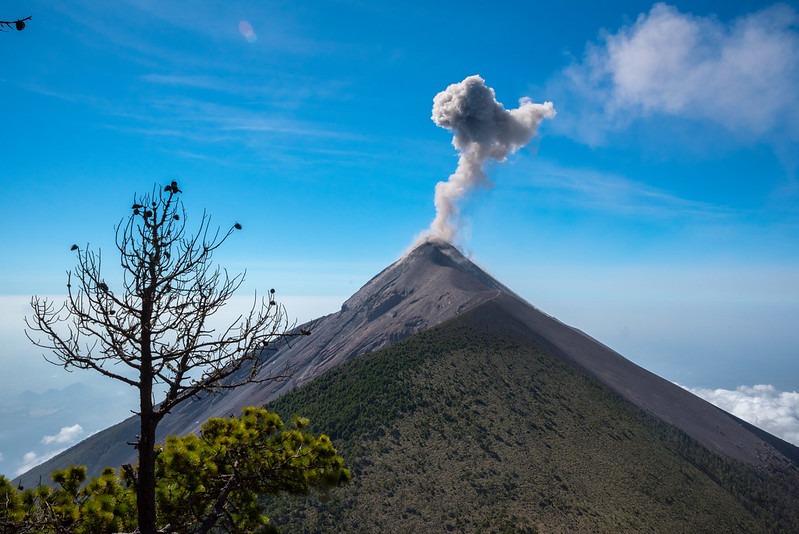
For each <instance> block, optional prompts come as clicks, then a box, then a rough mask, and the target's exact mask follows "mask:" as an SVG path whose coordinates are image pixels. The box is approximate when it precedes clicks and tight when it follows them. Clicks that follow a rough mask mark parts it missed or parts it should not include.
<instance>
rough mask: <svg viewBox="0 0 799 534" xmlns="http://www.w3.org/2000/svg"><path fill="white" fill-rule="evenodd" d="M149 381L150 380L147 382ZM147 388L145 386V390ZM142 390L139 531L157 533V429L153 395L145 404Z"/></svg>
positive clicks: (147, 533)
mask: <svg viewBox="0 0 799 534" xmlns="http://www.w3.org/2000/svg"><path fill="white" fill-rule="evenodd" d="M145 383H148V382H145ZM144 389H146V388H143V390H144ZM143 390H142V401H141V406H142V412H141V427H140V428H141V433H140V434H139V473H138V477H137V485H136V505H137V507H138V513H139V516H138V519H139V533H140V534H155V533H156V515H155V457H156V453H155V429H156V426H157V422H156V419H155V418H154V417H153V413H152V412H153V410H152V397H151V396H150V395H147V398H148V402H147V404H148V405H149V409H147V408H148V407H146V406H145V400H144V391H143Z"/></svg>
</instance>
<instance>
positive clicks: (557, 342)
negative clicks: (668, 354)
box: [23, 241, 798, 481]
mask: <svg viewBox="0 0 799 534" xmlns="http://www.w3.org/2000/svg"><path fill="white" fill-rule="evenodd" d="M467 315H468V317H469V318H470V322H469V328H470V329H472V330H474V331H475V332H478V331H479V332H481V333H482V334H483V335H485V336H488V337H491V336H494V337H496V338H497V339H498V340H501V339H504V340H512V341H513V342H515V343H519V344H521V345H523V346H525V347H530V348H532V349H534V350H537V351H540V352H542V353H544V354H547V355H549V356H551V357H554V358H556V359H557V360H558V361H561V362H564V363H565V364H568V365H569V366H571V367H573V368H574V369H575V370H576V371H577V372H579V373H581V374H583V375H585V376H587V377H590V378H591V379H592V380H595V381H597V382H598V383H599V384H601V385H602V386H603V387H607V388H608V389H609V390H611V391H613V392H614V393H615V394H617V395H619V396H620V397H621V398H622V399H624V400H625V401H626V402H628V403H630V404H631V405H632V406H635V407H636V408H637V409H639V410H641V411H642V412H644V413H647V414H650V415H651V416H652V417H654V418H655V419H657V420H659V421H662V422H663V423H665V424H669V425H674V426H675V427H676V428H678V429H680V430H681V431H682V432H684V433H685V434H687V435H688V436H690V437H691V438H693V439H695V440H697V441H698V442H699V443H701V444H703V445H704V446H705V447H707V448H708V449H710V450H712V451H714V452H717V453H720V454H722V455H723V456H725V457H729V458H731V459H735V460H738V461H741V462H745V463H747V464H750V465H753V466H759V467H769V468H771V467H774V468H780V469H781V468H785V467H786V466H794V464H795V461H796V458H797V457H798V456H797V448H796V447H794V446H793V445H790V444H787V443H785V442H782V441H781V440H779V439H778V438H775V437H774V436H770V435H768V434H766V433H765V432H763V431H759V430H755V429H754V428H753V427H751V425H747V424H744V423H742V422H741V421H740V420H738V419H736V418H734V417H732V416H731V415H729V414H727V413H726V412H723V411H722V410H719V409H718V408H716V407H714V406H712V405H711V404H709V403H707V402H705V401H704V400H702V399H700V398H698V397H696V396H694V395H693V394H691V393H689V392H687V391H685V390H683V389H682V388H680V387H678V386H676V385H674V384H672V383H670V382H668V381H666V380H664V379H662V378H660V377H658V376H656V375H654V374H652V373H650V372H648V371H646V370H645V369H643V368H641V367H639V366H637V365H635V364H633V363H632V362H630V361H629V360H627V359H625V358H624V357H622V356H620V355H619V354H617V353H616V352H614V351H613V350H611V349H610V348H608V347H606V346H604V345H602V344H601V343H599V342H597V341H596V340H594V339H592V338H591V337H589V336H587V335H586V334H584V333H582V332H580V331H579V330H577V329H575V328H572V327H569V326H567V325H565V324H563V323H561V322H559V321H558V320H556V319H554V318H553V317H551V316H549V315H547V314H545V313H542V312H541V311H539V310H537V309H536V308H534V307H533V306H531V305H530V304H528V303H527V302H525V301H524V300H522V299H521V298H519V297H518V296H517V295H515V294H514V293H513V292H512V291H510V290H509V289H508V288H506V287H505V286H504V285H502V284H501V283H500V282H498V281H496V280H495V279H494V278H492V277H491V276H490V275H489V274H488V273H486V272H485V271H483V270H482V269H480V268H479V267H477V266H476V265H475V264H474V263H472V262H471V261H470V260H469V259H467V258H466V257H464V256H463V255H462V254H461V253H460V252H459V251H458V250H457V249H455V248H454V247H452V246H451V245H448V244H445V243H441V242H435V241H428V242H425V243H422V244H421V245H419V246H418V247H416V248H415V249H413V250H411V251H410V252H408V253H407V254H406V255H405V256H403V257H402V258H400V259H399V260H397V261H396V262H394V263H393V264H392V265H390V266H389V267H387V268H386V269H384V270H383V271H382V272H381V273H379V274H378V275H377V276H375V277H374V278H372V279H371V280H370V281H369V282H367V283H366V284H365V285H364V286H363V287H362V288H361V289H360V290H359V291H358V292H356V293H355V294H354V295H353V296H352V297H350V298H349V299H348V300H347V301H346V302H345V303H344V304H343V305H342V307H341V310H340V311H338V312H336V313H333V314H330V315H327V316H324V317H321V318H319V319H315V320H313V321H310V322H309V323H306V324H305V325H302V328H307V329H309V330H311V332H312V335H310V336H306V337H302V338H299V339H296V340H292V341H291V343H290V344H287V345H283V346H281V347H279V348H277V350H275V351H267V352H264V359H265V363H264V367H263V370H262V374H261V377H265V376H268V375H270V374H271V375H273V376H276V375H282V374H285V373H286V372H287V371H288V374H290V376H291V378H289V379H286V380H281V381H273V382H266V383H262V384H249V385H246V386H243V387H241V388H237V389H235V390H230V391H226V392H224V393H222V394H218V395H207V396H204V397H201V398H199V399H198V400H196V401H194V402H187V403H184V404H182V405H179V406H178V407H177V408H176V409H175V410H173V412H172V413H170V414H169V415H168V416H167V417H166V418H165V419H164V421H163V422H162V423H161V425H160V427H159V432H160V435H161V436H162V437H163V436H165V435H169V434H177V435H182V434H186V433H188V432H196V431H197V430H198V429H199V427H200V425H201V424H202V423H203V422H204V421H205V420H207V419H208V418H209V417H217V416H228V415H231V414H238V413H239V411H240V409H241V408H242V407H244V406H251V405H255V406H258V405H264V404H267V403H269V402H270V401H273V400H274V399H276V398H278V397H280V396H281V395H284V394H286V393H288V392H290V391H292V390H294V389H296V388H297V387H298V386H301V385H303V384H306V383H308V382H311V381H314V380H315V379H316V378H317V377H319V376H320V375H322V374H323V373H325V372H326V371H329V370H331V369H334V368H336V367H338V366H340V365H341V364H343V363H344V362H347V361H348V360H351V359H353V358H355V357H357V356H361V355H365V354H369V353H372V352H374V351H377V350H379V349H381V348H385V347H389V346H391V345H393V344H395V343H397V342H399V341H400V340H403V339H406V338H408V337H411V336H414V335H417V334H419V333H423V332H425V331H427V330H429V329H431V328H433V327H435V326H437V325H441V324H443V323H445V322H447V321H450V320H455V319H458V318H461V317H465V316H467ZM306 415H308V416H309V417H311V418H313V417H314V414H313V413H308V414H306ZM322 430H324V429H322ZM137 433H138V430H137V421H136V419H135V418H130V419H128V420H127V421H124V422H122V423H120V424H119V425H116V426H115V427H112V428H110V429H107V430H105V431H103V432H100V433H98V434H95V435H94V436H92V437H90V438H88V439H87V440H85V441H84V442H82V443H80V444H78V445H76V446H74V447H72V448H71V449H69V450H67V451H65V452H64V453H62V454H61V455H59V456H57V457H55V458H53V459H52V460H50V461H48V462H46V463H45V464H43V465H41V466H39V467H37V468H35V469H33V470H32V471H30V472H29V473H27V474H26V475H23V480H27V481H32V480H36V479H38V477H39V476H42V478H43V479H44V480H47V479H48V477H49V473H50V472H52V471H53V470H54V469H57V468H63V467H66V466H67V465H71V464H76V463H77V464H84V465H87V467H88V468H89V472H90V473H93V474H97V473H99V471H100V470H101V469H102V468H103V467H105V466H107V465H111V466H118V465H120V464H122V463H127V462H130V461H131V460H132V459H133V455H134V451H133V449H132V448H131V447H130V446H129V445H127V443H126V442H129V441H134V440H135V435H136V434H137ZM99 450H102V451H103V453H102V454H101V455H100V454H97V453H96V452H94V453H90V452H88V451H99Z"/></svg>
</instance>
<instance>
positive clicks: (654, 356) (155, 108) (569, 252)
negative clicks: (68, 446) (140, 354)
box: [0, 0, 799, 472]
mask: <svg viewBox="0 0 799 534" xmlns="http://www.w3.org/2000/svg"><path fill="white" fill-rule="evenodd" d="M428 4H432V5H428ZM0 10H2V12H1V13H0V19H4V20H9V19H11V20H13V19H16V18H20V17H24V16H28V15H32V16H33V19H32V20H31V21H30V22H29V23H28V27H27V28H26V29H25V30H24V31H22V32H15V31H10V32H7V33H0V50H2V57H3V61H2V66H1V67H0V117H2V120H3V127H2V130H0V138H1V139H2V142H1V143H0V147H2V170H1V171H0V180H1V181H2V193H1V194H0V228H2V230H0V238H1V239H2V241H1V242H2V246H3V251H4V254H3V261H2V262H1V264H0V305H2V308H0V311H1V312H2V319H3V321H2V327H0V338H2V339H0V362H1V363H2V365H3V369H4V370H5V371H6V372H5V373H4V375H5V376H4V377H3V378H2V381H1V382H0V390H3V391H5V392H6V394H7V395H10V394H12V393H18V392H19V391H21V390H22V389H25V388H29V387H33V388H34V389H35V390H37V391H42V390H44V389H46V388H48V387H53V388H63V387H65V386H66V385H68V384H70V383H74V382H83V383H87V384H88V383H89V382H92V381H93V380H94V377H91V376H88V375H85V374H83V375H79V374H78V373H73V374H69V375H67V374H65V373H63V371H61V370H59V369H58V368H54V367H48V366H46V365H45V364H43V363H41V358H40V356H39V352H38V351H36V350H34V349H32V348H31V347H30V346H28V344H27V342H26V341H25V339H24V336H23V335H22V322H21V317H22V315H24V314H25V313H26V308H25V302H26V301H27V299H28V298H29V297H30V295H33V294H38V295H59V294H62V293H63V292H64V286H65V274H64V273H65V271H66V270H67V269H69V268H71V267H72V265H73V262H74V257H73V256H72V254H71V253H70V252H69V247H70V246H71V245H72V244H73V243H79V244H81V245H83V244H86V243H90V244H91V246H93V247H98V248H102V249H103V250H104V251H105V252H106V253H107V261H108V263H109V264H113V263H114V262H113V261H111V260H112V259H113V255H112V252H113V251H112V237H113V227H114V225H115V224H116V223H118V222H119V221H120V219H121V218H122V217H123V216H125V215H126V214H127V213H128V208H129V205H130V203H131V201H132V196H133V193H134V192H143V191H149V190H150V188H152V187H153V184H155V183H158V184H163V183H166V182H168V181H170V180H172V179H176V180H178V182H179V183H180V185H181V188H182V189H183V191H184V201H185V203H186V205H187V208H188V210H189V214H190V215H192V214H194V215H195V219H194V220H196V216H199V213H200V212H201V211H202V210H203V209H206V210H208V212H209V213H211V214H212V216H213V218H214V221H216V222H217V223H218V224H220V225H229V224H232V222H234V221H239V222H241V223H242V225H243V226H244V230H245V231H244V232H242V233H240V234H238V235H236V239H235V240H234V242H232V243H231V244H230V246H228V247H227V249H226V250H224V251H223V252H222V253H220V254H219V255H218V257H217V258H218V260H219V262H220V263H222V264H223V265H225V266H227V267H229V268H231V269H232V270H241V269H244V268H247V269H248V280H249V282H248V284H249V285H248V288H247V289H248V291H252V290H253V289H256V288H257V289H261V290H262V289H264V288H268V287H273V286H274V287H277V288H278V289H279V291H280V293H281V294H282V295H284V296H286V297H287V302H288V303H289V305H290V310H289V311H294V312H295V313H296V314H297V315H298V316H299V317H300V318H301V319H310V318H312V317H314V316H317V315H321V314H322V313H328V312H330V311H333V310H335V309H336V308H337V307H338V305H339V304H340V302H341V301H343V300H344V298H346V297H347V296H348V295H349V294H351V293H352V292H354V291H355V290H357V289H358V287H360V285H362V284H363V283H364V282H366V281H367V280H368V279H369V278H370V277H371V276H372V275H374V274H376V273H377V272H378V271H379V270H380V269H382V268H383V267H385V266H386V265H388V264H389V263H390V262H392V261H394V260H395V259H396V258H397V257H398V256H399V255H400V254H401V253H402V252H403V251H404V250H405V249H406V248H407V247H408V246H409V245H410V244H411V243H412V241H413V239H414V237H415V236H417V235H418V234H419V232H421V231H423V230H424V229H425V228H427V226H428V225H429V224H430V221H431V220H432V219H433V217H434V215H435V209H434V207H433V191H434V187H435V184H436V183H437V182H439V181H441V180H446V179H447V177H448V176H449V175H450V174H451V173H452V172H453V171H454V170H455V166H456V164H457V153H456V151H455V149H454V148H453V146H452V144H451V142H452V133H451V132H448V131H446V130H444V129H442V128H439V127H437V126H436V125H435V124H434V123H433V121H431V108H432V101H433V97H434V96H435V95H436V94H437V93H438V92H440V91H442V90H444V89H445V88H446V87H447V86H448V85H450V84H452V83H456V82H460V81H461V80H463V79H464V78H466V77H467V76H470V75H473V74H479V75H480V76H482V77H483V78H484V79H485V82H486V84H487V85H488V86H490V87H492V88H493V89H494V90H495V92H496V97H497V99H498V100H499V101H500V102H502V103H503V104H504V105H505V106H506V108H509V109H510V108H515V107H516V106H518V101H519V99H520V98H522V97H525V96H527V97H529V98H531V99H532V100H533V101H534V102H544V101H551V102H553V103H554V106H555V108H556V109H557V116H556V117H554V118H552V119H547V120H545V121H543V122H542V123H541V125H540V128H539V131H538V135H537V136H536V137H535V138H534V139H533V141H532V142H531V143H530V144H529V145H528V146H527V147H525V148H522V149H521V150H520V151H519V152H517V153H516V154H514V155H512V156H511V157H510V158H509V159H508V161H506V162H504V163H495V164H493V165H490V166H489V168H488V172H489V176H490V178H491V180H492V181H493V183H494V186H493V187H492V188H483V189H480V190H477V191H474V192H473V193H472V194H471V195H470V196H469V197H468V198H467V199H466V201H465V202H464V203H463V204H462V206H461V207H462V210H463V227H462V230H461V234H460V235H461V238H460V242H459V244H460V246H461V248H462V249H463V250H464V251H465V252H467V253H469V254H471V256H472V258H473V259H474V260H475V261H476V262H477V263H478V264H480V265H481V266H483V267H484V268H486V269H487V270H488V271H489V272H490V273H492V274H493V275H495V276H496V277H497V278H498V279H500V280H501V281H502V282H503V283H505V284H506V285H508V286H509V287H511V288H512V289H514V290H515V291H517V292H518V293H519V294H520V295H522V296H523V297H524V298H526V299H527V300H528V301H530V302H531V303H532V304H534V305H535V306H537V307H539V308H541V309H543V310H544V311H546V312H548V313H550V314H552V315H554V316H556V317H558V318H559V319H561V320H563V321H564V322H566V323H568V324H571V325H573V326H575V327H577V328H580V329H581V330H584V331H586V332H587V333H588V334H590V335H592V336H594V337H596V338H598V339H599V340H601V341H603V342H604V343H606V344H608V345H610V346H611V347H613V348H614V349H616V350H618V351H619V352H621V353H622V354H623V355H625V356H626V357H628V358H630V359H631V360H633V361H635V362H637V363H639V364H641V365H643V366H644V367H646V368H648V369H650V370H652V371H654V372H656V373H658V374H661V375H662V376H664V377H666V378H668V379H670V380H674V381H677V382H679V383H681V384H683V385H686V386H690V387H694V388H699V387H703V388H726V389H727V390H729V391H736V387H737V386H744V385H746V386H754V385H756V384H768V385H770V386H772V389H773V390H774V391H776V393H774V392H772V393H773V394H772V397H774V396H775V395H777V394H778V393H779V392H782V391H786V392H790V391H796V390H799V329H798V328H797V327H796V325H797V324H799V239H798V238H799V181H798V179H799V174H798V172H797V167H798V166H799V27H798V26H797V25H798V24H799V3H797V2H795V1H794V2H787V3H781V4H771V3H768V2H762V1H746V0H739V1H736V2H709V1H708V2H702V1H692V2H690V1H681V2H674V3H670V4H653V3H651V2H642V1H619V2H610V3H608V2H589V1H573V2H510V1H508V2H506V1H502V0H499V1H496V2H489V3H486V2H469V1H463V0H461V1H457V2H455V1H452V2H418V3H416V5H413V4H410V3H407V2H380V1H359V0H349V1H348V0H341V1H324V0H315V1H312V2H310V1H303V0H294V1H286V2H265V1H235V0H233V1H225V2H176V1H166V0H161V1H157V2H156V1H146V0H129V1H116V2H100V1H88V0H84V1H81V0H77V1H71V2H62V1H46V2H45V1H9V2H4V3H3V5H2V7H0ZM191 221H192V219H191V217H190V219H189V225H191ZM292 299H293V300H292ZM291 305H294V310H292V309H291ZM92 383H94V382H92ZM746 391H749V392H750V393H752V392H754V393H752V394H759V393H763V391H765V390H764V389H763V388H761V389H760V390H755V389H752V388H750V389H748V390H746ZM758 392H759V393H758ZM739 393H741V394H742V395H743V390H742V391H740V392H739ZM75 402H76V403H78V402H79V399H78V400H75ZM788 404H789V407H788V409H789V410H793V412H792V413H793V417H794V418H795V416H796V415H797V413H796V412H797V409H798V407H799V401H797V402H794V404H790V403H788ZM782 408H784V406H782ZM115 413H116V412H115ZM73 423H74V422H73V421H70V420H66V419H64V420H63V424H62V425H60V427H56V428H53V429H52V430H48V431H47V434H48V435H50V436H51V437H53V436H55V435H56V433H57V432H59V428H62V430H63V429H65V428H66V429H68V428H72V427H70V425H72V424H73ZM86 424H88V423H86ZM98 424H99V423H98ZM92 430H96V429H94V428H86V429H85V431H86V432H89V431H92ZM67 433H68V432H67ZM39 435H42V434H39ZM1 438H2V436H0V472H3V471H5V472H12V471H13V470H14V469H16V467H15V466H16V465H18V464H19V462H18V461H17V459H16V458H11V453H9V452H6V453H5V455H4V454H3V441H2V439H1ZM65 439H66V438H65ZM49 441H50V442H51V443H53V442H57V439H55V438H54V439H53V440H49ZM37 454H38V453H37ZM3 456H5V460H4V459H3ZM12 460H14V461H12ZM4 462H5V463H4ZM15 462H16V463H15Z"/></svg>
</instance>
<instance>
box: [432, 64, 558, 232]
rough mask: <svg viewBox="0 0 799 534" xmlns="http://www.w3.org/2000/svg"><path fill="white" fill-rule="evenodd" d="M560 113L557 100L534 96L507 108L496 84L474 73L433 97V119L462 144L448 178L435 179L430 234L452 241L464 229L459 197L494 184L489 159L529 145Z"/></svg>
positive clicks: (453, 139) (505, 155) (503, 156)
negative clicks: (488, 169)
mask: <svg viewBox="0 0 799 534" xmlns="http://www.w3.org/2000/svg"><path fill="white" fill-rule="evenodd" d="M554 116H555V107H554V106H553V105H552V102H545V103H543V104H535V103H533V102H532V101H531V100H530V99H529V98H527V97H524V98H521V99H520V100H519V107H518V108H516V109H511V110H507V109H505V107H504V106H503V105H502V104H500V103H499V102H497V99H496V95H495V94H494V90H493V89H492V88H490V87H487V86H486V84H485V81H484V80H483V78H481V77H480V76H478V75H474V76H469V77H468V78H466V79H465V80H463V81H462V82H460V83H454V84H452V85H450V86H449V87H447V88H446V90H444V91H441V92H440V93H438V94H437V95H436V97H435V98H434V99H433V116H432V117H431V118H432V119H433V122H435V123H436V124H437V125H438V126H441V127H442V128H446V129H447V130H450V131H451V132H453V134H454V135H453V138H452V144H453V146H454V147H455V148H456V149H458V151H459V155H458V167H457V169H456V170H455V172H454V173H453V174H452V175H450V177H449V179H448V180H447V181H446V182H439V183H438V184H436V194H435V206H436V217H435V219H433V222H432V223H431V224H430V229H429V231H428V235H427V238H428V239H431V238H432V239H438V240H443V241H447V242H450V243H451V242H453V241H454V240H455V238H456V237H457V235H458V229H459V215H460V207H459V203H460V201H461V199H463V197H464V196H466V194H467V193H469V192H470V191H471V190H472V189H475V188H476V187H479V186H481V185H483V186H490V185H491V182H490V181H489V180H488V176H487V175H486V172H485V169H484V166H485V162H486V160H487V159H489V158H491V159H493V160H496V161H505V159H506V158H507V157H508V156H509V155H511V154H513V153H514V152H516V151H517V150H519V149H520V148H521V147H523V146H524V145H526V144H527V143H528V142H529V141H530V139H532V138H533V136H534V135H535V133H536V131H537V130H538V124H539V123H540V122H541V121H542V120H543V119H547V118H552V117H554Z"/></svg>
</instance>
